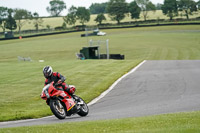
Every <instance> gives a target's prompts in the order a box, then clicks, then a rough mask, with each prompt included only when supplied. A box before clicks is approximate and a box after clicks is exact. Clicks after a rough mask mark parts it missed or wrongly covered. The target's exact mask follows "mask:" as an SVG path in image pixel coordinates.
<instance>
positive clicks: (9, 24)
mask: <svg viewBox="0 0 200 133" xmlns="http://www.w3.org/2000/svg"><path fill="white" fill-rule="evenodd" d="M12 13H13V10H12V9H9V10H8V14H9V15H8V18H7V19H6V23H5V27H6V29H9V30H11V32H12V31H13V30H15V29H17V24H16V21H15V19H14V18H13V17H12Z"/></svg>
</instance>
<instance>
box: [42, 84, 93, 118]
mask: <svg viewBox="0 0 200 133" xmlns="http://www.w3.org/2000/svg"><path fill="white" fill-rule="evenodd" d="M55 86H56V85H54V82H51V83H50V84H48V85H46V86H45V87H44V88H43V90H42V94H41V95H40V96H41V98H42V99H44V100H46V103H47V104H48V105H49V106H50V109H51V111H52V113H53V114H54V115H55V116H56V117H57V118H58V119H65V117H66V116H71V115H73V114H78V115H80V116H86V115H87V114H88V112H89V108H88V106H87V104H86V103H85V102H84V100H83V99H81V98H80V97H78V96H76V95H72V96H71V95H69V94H68V93H67V92H65V91H64V90H63V89H62V88H59V87H58V88H57V87H55ZM70 87H74V86H70ZM74 89H75V87H74Z"/></svg>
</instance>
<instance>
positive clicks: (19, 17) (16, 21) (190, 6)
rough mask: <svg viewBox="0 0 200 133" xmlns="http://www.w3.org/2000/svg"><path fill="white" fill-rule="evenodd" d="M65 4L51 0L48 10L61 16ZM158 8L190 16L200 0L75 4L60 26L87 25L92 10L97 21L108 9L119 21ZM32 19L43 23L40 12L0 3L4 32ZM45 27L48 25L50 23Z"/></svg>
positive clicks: (115, 0) (170, 14) (0, 24)
mask: <svg viewBox="0 0 200 133" xmlns="http://www.w3.org/2000/svg"><path fill="white" fill-rule="evenodd" d="M66 8H67V6H66V3H64V1H63V0H51V1H50V2H49V6H48V7H47V8H46V10H47V12H49V14H50V16H53V17H54V16H60V14H61V12H62V11H63V10H64V9H66ZM156 10H162V12H163V14H164V15H166V16H168V17H169V19H170V20H172V19H173V18H174V17H175V16H179V15H181V16H186V18H187V19H189V16H190V15H193V13H194V12H197V11H198V10H200V0H199V1H198V2H195V1H193V0H164V3H163V4H160V3H157V4H156V5H154V4H153V3H152V2H151V1H150V0H133V1H132V2H130V3H127V2H126V0H108V2H105V3H93V4H92V5H91V6H90V7H89V8H88V9H87V8H85V7H75V6H72V7H70V8H69V9H68V14H67V15H66V16H64V17H63V24H62V26H61V28H63V29H65V28H66V27H67V25H71V26H74V27H75V24H76V22H77V21H79V22H80V23H81V24H82V25H85V23H87V22H89V21H90V15H91V14H97V17H96V18H95V20H94V21H96V22H97V23H98V24H99V25H101V24H102V22H103V21H104V20H106V17H105V16H104V14H105V13H107V14H108V15H109V17H110V18H111V20H112V21H116V22H117V24H120V22H121V21H122V20H123V19H124V18H125V17H126V16H127V15H130V16H131V18H132V19H134V20H137V19H139V18H140V15H141V14H142V17H143V18H144V21H146V20H147V18H148V13H149V11H156ZM30 20H31V21H30ZM30 22H31V23H32V24H33V25H34V27H35V30H36V31H37V30H39V27H41V26H42V23H43V19H42V18H41V17H40V16H39V14H38V13H37V12H35V13H31V12H30V11H28V10H25V9H10V8H7V7H0V27H1V28H2V30H3V32H5V30H6V29H9V30H10V31H13V30H16V29H17V28H18V31H19V33H20V32H21V30H22V27H23V26H24V25H25V24H26V23H30ZM46 28H47V29H49V28H50V26H49V25H47V27H46ZM58 28H59V27H58Z"/></svg>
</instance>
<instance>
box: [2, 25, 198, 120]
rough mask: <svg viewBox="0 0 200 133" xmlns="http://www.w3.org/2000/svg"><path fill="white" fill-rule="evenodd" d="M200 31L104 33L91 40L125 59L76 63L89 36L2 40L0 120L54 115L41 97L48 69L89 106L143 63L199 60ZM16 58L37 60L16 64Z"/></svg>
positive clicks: (159, 29) (154, 29)
mask: <svg viewBox="0 0 200 133" xmlns="http://www.w3.org/2000/svg"><path fill="white" fill-rule="evenodd" d="M199 31H200V27H199V26H165V27H149V28H129V29H116V30H105V32H106V33H107V36H103V37H94V36H93V37H88V39H94V40H99V39H100V40H105V39H109V48H110V53H112V54H114V53H120V54H124V55H125V60H121V61H119V60H77V59H76V57H75V53H76V52H79V50H80V49H81V47H83V46H88V44H87V38H81V37H80V34H82V33H83V32H79V33H70V34H61V35H51V36H44V37H34V38H28V39H22V40H7V41H1V42H0V50H1V53H0V71H1V80H0V95H1V97H0V103H1V106H0V110H1V113H0V121H5V120H15V119H25V118H38V117H42V116H47V115H51V112H50V110H49V108H48V106H46V105H45V101H43V100H41V99H40V97H39V95H40V93H41V89H42V87H43V84H44V78H43V74H42V68H43V67H44V66H45V65H51V66H52V67H53V68H54V71H58V72H60V73H61V74H63V75H64V76H66V77H67V83H69V84H74V85H75V86H76V87H77V92H76V93H77V94H78V95H80V96H81V97H82V98H83V99H85V100H86V102H89V101H91V100H92V99H93V98H95V97H97V96H98V95H99V94H100V93H101V92H102V91H104V90H106V89H107V88H108V87H109V86H110V85H111V84H112V83H113V82H114V81H115V80H116V79H118V78H119V77H121V76H122V75H123V74H125V73H127V72H128V71H129V70H130V69H131V68H133V67H134V66H136V65H137V64H138V63H139V62H141V61H142V60H195V59H200V38H199V36H200V32H199ZM102 47H103V46H102ZM102 51H103V50H102ZM17 56H23V57H31V58H32V59H33V62H18V60H17ZM38 60H45V62H43V63H40V62H38Z"/></svg>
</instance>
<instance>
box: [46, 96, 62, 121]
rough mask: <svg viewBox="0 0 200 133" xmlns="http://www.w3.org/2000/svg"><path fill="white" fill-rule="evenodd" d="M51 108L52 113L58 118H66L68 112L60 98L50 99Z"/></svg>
mask: <svg viewBox="0 0 200 133" xmlns="http://www.w3.org/2000/svg"><path fill="white" fill-rule="evenodd" d="M49 105H50V109H51V111H52V113H53V114H54V115H55V116H56V117H57V118H58V119H65V117H66V112H65V108H64V107H63V105H62V104H61V103H60V101H59V100H58V99H56V100H50V102H49Z"/></svg>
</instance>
